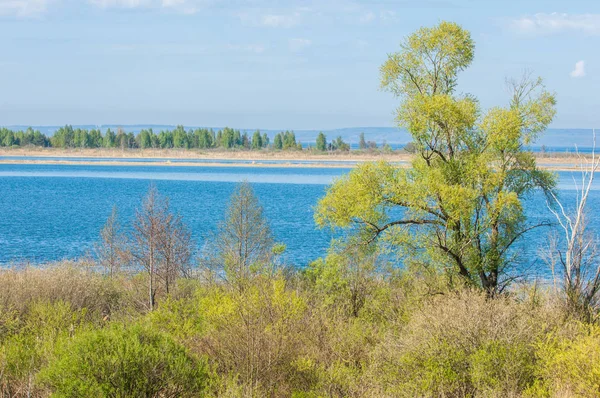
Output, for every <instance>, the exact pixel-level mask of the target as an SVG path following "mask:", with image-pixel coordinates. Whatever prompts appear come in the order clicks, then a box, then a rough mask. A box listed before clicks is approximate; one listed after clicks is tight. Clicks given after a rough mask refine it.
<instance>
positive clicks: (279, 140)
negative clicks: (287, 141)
mask: <svg viewBox="0 0 600 398" xmlns="http://www.w3.org/2000/svg"><path fill="white" fill-rule="evenodd" d="M273 148H275V149H277V150H282V149H283V138H281V133H277V134H276V135H275V140H274V141H273Z"/></svg>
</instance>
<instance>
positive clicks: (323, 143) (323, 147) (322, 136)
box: [317, 132, 327, 152]
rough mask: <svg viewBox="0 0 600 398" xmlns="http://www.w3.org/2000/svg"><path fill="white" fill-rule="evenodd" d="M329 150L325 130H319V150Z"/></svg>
mask: <svg viewBox="0 0 600 398" xmlns="http://www.w3.org/2000/svg"><path fill="white" fill-rule="evenodd" d="M326 150H327V137H325V134H323V132H319V135H318V136H317V151H321V152H325V151H326Z"/></svg>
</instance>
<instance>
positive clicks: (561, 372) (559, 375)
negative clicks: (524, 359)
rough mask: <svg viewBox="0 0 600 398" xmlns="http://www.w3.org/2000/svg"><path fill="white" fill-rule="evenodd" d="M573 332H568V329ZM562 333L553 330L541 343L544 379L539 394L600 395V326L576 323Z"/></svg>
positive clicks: (538, 390)
mask: <svg viewBox="0 0 600 398" xmlns="http://www.w3.org/2000/svg"><path fill="white" fill-rule="evenodd" d="M567 330H568V331H569V332H570V333H564V332H565V331H567ZM565 331H563V333H562V334H557V333H554V334H550V335H548V336H546V338H545V339H544V340H542V342H541V343H540V344H539V349H538V352H537V354H538V356H539V361H540V366H539V367H538V368H537V370H538V374H539V376H541V379H542V382H541V383H540V384H539V385H536V386H535V387H536V388H532V389H531V391H532V395H537V396H548V397H550V396H576V397H590V398H591V397H597V396H598V391H600V327H598V326H597V325H585V324H575V325H571V327H570V330H569V329H566V330H565Z"/></svg>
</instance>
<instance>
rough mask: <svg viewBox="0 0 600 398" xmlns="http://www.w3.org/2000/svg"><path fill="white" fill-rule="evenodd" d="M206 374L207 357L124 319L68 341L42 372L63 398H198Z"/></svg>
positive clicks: (44, 382) (41, 378)
mask: <svg viewBox="0 0 600 398" xmlns="http://www.w3.org/2000/svg"><path fill="white" fill-rule="evenodd" d="M206 379H207V370H206V366H205V364H204V362H203V361H201V360H198V359H196V358H195V357H193V356H191V355H190V354H189V353H188V352H187V351H186V350H185V348H183V347H182V346H180V345H179V344H178V343H176V342H175V341H174V340H173V339H172V338H171V337H169V336H168V335H166V334H164V333H160V332H155V331H151V330H149V329H147V328H144V327H142V326H139V325H134V326H131V327H124V326H121V325H118V324H117V325H113V326H112V327H110V328H107V329H102V330H95V331H91V332H86V333H82V334H80V335H78V336H76V337H75V338H74V339H73V340H72V341H69V342H66V343H65V344H64V345H63V346H62V347H61V348H59V349H58V352H57V356H56V359H55V360H53V361H52V362H51V363H50V364H49V365H48V366H47V367H46V368H44V369H43V370H42V371H41V372H40V374H39V380H40V381H41V383H42V384H43V385H44V386H46V387H47V388H49V389H50V391H52V393H53V394H54V395H55V396H59V397H60V396H63V397H92V396H95V397H105V396H112V397H135V396H144V397H158V396H177V397H186V396H189V397H192V396H198V395H199V394H201V393H202V391H203V390H204V387H205V384H206V381H207V380H206Z"/></svg>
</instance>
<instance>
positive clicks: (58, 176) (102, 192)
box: [0, 164, 600, 268]
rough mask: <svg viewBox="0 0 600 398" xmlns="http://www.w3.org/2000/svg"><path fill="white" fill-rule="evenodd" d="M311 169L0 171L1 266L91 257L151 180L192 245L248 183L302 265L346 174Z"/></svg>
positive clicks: (565, 192)
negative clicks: (324, 201) (321, 208)
mask: <svg viewBox="0 0 600 398" xmlns="http://www.w3.org/2000/svg"><path fill="white" fill-rule="evenodd" d="M349 170H350V169H344V168H317V167H295V168H283V167H282V168H278V167H236V166H227V167H202V166H194V167H183V166H178V167H172V166H139V165H136V166H134V165H132V166H100V165H33V164H32V165H7V164H3V165H0V209H1V214H0V263H11V262H13V263H14V262H20V261H30V262H34V263H40V262H46V261H52V260H60V259H63V258H78V257H81V256H84V255H86V253H89V252H90V251H91V250H92V248H93V244H94V242H95V241H96V240H97V238H98V234H99V231H100V229H101V228H102V226H103V224H104V222H105V221H106V218H107V217H108V216H109V214H110V212H111V209H112V207H113V205H117V206H118V209H119V212H120V216H121V222H122V223H123V224H124V225H128V224H129V223H130V221H131V219H132V217H133V215H134V213H135V209H136V208H137V207H138V206H139V205H140V202H141V200H142V198H143V196H144V195H145V194H146V192H147V190H148V187H149V185H150V184H151V183H154V184H155V185H156V187H157V188H158V190H159V192H160V193H161V194H162V195H165V196H168V197H169V198H170V201H171V206H172V209H173V210H175V211H177V212H179V213H180V214H181V215H182V217H183V218H184V221H185V222H186V223H187V225H188V226H189V227H190V229H191V230H192V232H193V235H194V238H195V239H196V241H197V243H198V246H199V247H201V246H202V245H203V244H204V242H205V239H206V237H207V236H208V235H209V234H210V233H211V232H213V231H215V229H216V226H217V223H218V222H219V221H220V220H221V219H222V217H223V214H224V211H225V208H226V206H227V199H228V197H229V195H230V194H231V193H232V191H233V189H234V187H235V183H237V182H240V181H244V180H245V181H248V182H250V183H251V184H252V185H253V187H254V189H255V192H256V194H257V196H258V198H259V199H260V201H261V203H262V204H263V206H264V209H265V215H266V217H267V218H268V219H269V220H270V223H271V227H272V230H273V233H274V235H275V237H276V239H277V240H278V241H280V242H282V243H285V244H286V245H287V252H286V255H285V259H286V261H287V262H288V263H290V264H293V265H296V266H304V265H306V264H307V263H308V262H310V261H312V260H314V259H315V258H317V257H319V256H322V255H324V254H325V251H326V249H327V247H328V246H329V242H330V240H331V238H332V236H333V234H332V232H331V231H329V230H327V229H325V230H319V229H317V228H316V227H315V224H314V221H313V211H314V206H315V205H316V203H317V201H318V199H319V198H320V197H322V196H323V195H324V193H325V191H326V188H327V185H328V184H330V183H331V182H332V181H333V180H334V179H335V178H336V177H338V176H340V175H342V174H344V173H347V172H348V171H349ZM559 176H560V184H559V189H560V193H561V196H562V198H563V200H564V201H565V202H566V203H568V204H572V203H574V200H575V191H574V189H575V182H574V181H573V173H571V172H561V173H559ZM589 205H590V207H589V209H590V214H589V215H590V224H591V228H592V229H594V230H595V231H598V232H600V222H598V220H597V219H596V209H599V208H600V184H598V185H597V186H595V187H594V190H593V192H592V194H591V197H590V202H589ZM525 206H526V210H527V214H528V215H529V217H530V220H531V221H532V222H539V221H544V220H549V221H553V220H552V218H551V214H550V213H549V211H548V210H547V208H546V203H545V200H544V199H543V198H542V197H541V196H540V195H536V196H533V197H532V198H530V199H529V200H527V201H526V203H525ZM548 232H549V229H548V228H545V229H539V230H536V231H534V232H532V233H530V234H529V235H528V237H527V238H526V239H525V240H523V242H522V243H521V249H520V250H522V252H524V253H526V256H525V260H526V262H527V263H528V265H532V266H533V267H537V268H542V267H543V265H542V264H541V262H540V261H539V260H536V258H537V256H538V252H539V250H540V249H541V248H542V247H543V246H545V245H546V243H547V236H548Z"/></svg>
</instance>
